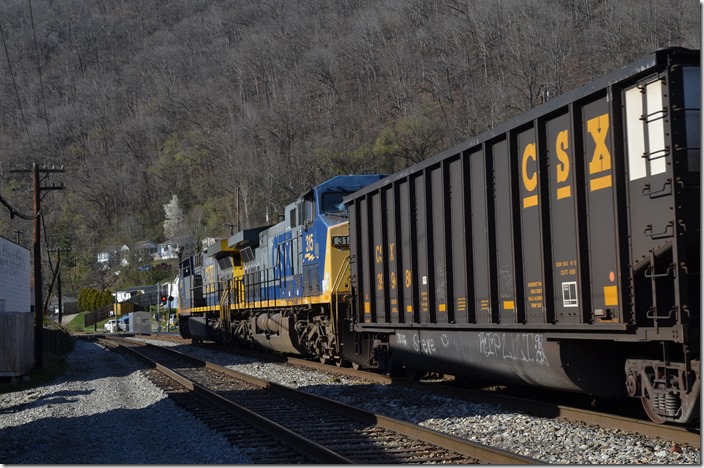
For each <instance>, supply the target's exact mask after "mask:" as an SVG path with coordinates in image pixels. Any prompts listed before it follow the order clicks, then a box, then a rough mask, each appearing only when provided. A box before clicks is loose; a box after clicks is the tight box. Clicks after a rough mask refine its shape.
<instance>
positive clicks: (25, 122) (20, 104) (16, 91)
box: [0, 22, 32, 146]
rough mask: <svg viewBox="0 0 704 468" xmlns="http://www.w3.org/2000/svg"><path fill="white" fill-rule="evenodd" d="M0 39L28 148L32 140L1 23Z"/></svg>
mask: <svg viewBox="0 0 704 468" xmlns="http://www.w3.org/2000/svg"><path fill="white" fill-rule="evenodd" d="M0 37H2V45H3V48H4V49H5V57H6V58H7V66H8V68H9V69H10V76H11V77H12V86H13V87H14V88H15V96H16V97H17V107H19V109H20V115H21V116H22V123H23V124H24V131H25V133H26V134H27V141H28V142H29V144H30V146H31V145H32V139H31V138H30V137H29V128H28V127H27V119H25V117H24V110H23V109H22V100H20V93H19V90H18V89H17V81H16V80H15V73H14V72H13V71H12V61H11V60H10V54H9V52H8V51H7V42H6V41H5V33H4V32H3V30H2V23H1V22H0Z"/></svg>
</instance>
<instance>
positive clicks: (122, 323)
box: [117, 315, 130, 331]
mask: <svg viewBox="0 0 704 468" xmlns="http://www.w3.org/2000/svg"><path fill="white" fill-rule="evenodd" d="M117 324H118V326H119V327H120V330H121V331H127V330H129V329H130V317H129V316H128V315H125V316H124V317H120V318H119V319H117Z"/></svg>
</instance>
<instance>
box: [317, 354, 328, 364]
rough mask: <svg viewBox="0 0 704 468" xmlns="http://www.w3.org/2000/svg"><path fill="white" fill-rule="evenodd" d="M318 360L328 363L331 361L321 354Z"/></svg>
mask: <svg viewBox="0 0 704 468" xmlns="http://www.w3.org/2000/svg"><path fill="white" fill-rule="evenodd" d="M318 360H319V361H320V363H321V364H327V363H329V362H330V360H329V359H328V358H326V357H325V356H320V357H319V358H318Z"/></svg>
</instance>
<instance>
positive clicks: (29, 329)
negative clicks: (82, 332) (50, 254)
mask: <svg viewBox="0 0 704 468" xmlns="http://www.w3.org/2000/svg"><path fill="white" fill-rule="evenodd" d="M29 258H30V255H29V250H28V249H25V248H24V247H22V246H21V245H18V244H15V243H14V242H12V241H10V240H8V239H5V238H3V237H0V285H2V287H0V376H4V377H7V376H11V377H13V378H14V377H17V376H21V375H25V374H27V373H29V371H30V369H31V368H32V366H33V365H34V312H33V311H32V307H31V304H32V297H31V296H32V293H31V291H32V288H31V280H30V266H29V265H30V264H29Z"/></svg>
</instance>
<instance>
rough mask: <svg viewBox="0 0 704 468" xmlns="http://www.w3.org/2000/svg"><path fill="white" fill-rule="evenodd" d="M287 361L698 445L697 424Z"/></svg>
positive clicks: (294, 360) (694, 445) (698, 446)
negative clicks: (657, 420) (662, 421)
mask: <svg viewBox="0 0 704 468" xmlns="http://www.w3.org/2000/svg"><path fill="white" fill-rule="evenodd" d="M287 361H288V362H289V363H290V364H293V365H297V366H303V367H307V368H310V369H318V370H324V371H326V372H330V373H336V374H340V375H346V376H349V377H357V378H360V379H367V380H370V381H373V382H375V383H379V384H386V385H405V386H409V387H412V388H419V389H423V390H424V391H428V392H432V393H436V394H439V395H444V396H449V397H453V398H458V399H461V400H465V401H472V402H482V403H491V404H496V405H503V406H505V407H509V408H513V409H518V410H521V411H524V412H526V413H528V414H531V415H534V416H541V417H549V418H557V419H562V420H565V421H570V422H577V423H583V424H586V425H591V426H598V427H603V428H609V429H620V430H622V431H626V432H630V433H636V434H640V435H642V436H645V437H658V438H660V439H663V440H669V441H672V442H674V443H676V444H688V445H691V446H692V447H696V448H701V431H700V429H699V428H692V427H682V426H673V425H667V424H655V423H653V422H651V421H647V420H644V419H638V418H633V417H628V416H622V415H617V414H609V413H605V412H602V411H594V410H588V409H584V408H577V407H572V406H568V405H563V404H556V403H548V402H543V401H536V400H532V399H528V398H521V397H515V396H511V395H503V394H499V393H496V392H490V391H479V390H471V389H467V388H464V387H457V386H452V385H449V384H447V383H443V382H437V381H434V382H432V383H423V382H414V381H411V380H407V379H404V378H399V377H394V378H392V377H389V376H386V375H382V374H373V373H369V372H366V371H362V370H354V369H346V368H337V367H335V366H330V365H327V364H321V363H319V362H315V361H306V360H304V359H298V358H288V359H287Z"/></svg>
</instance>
